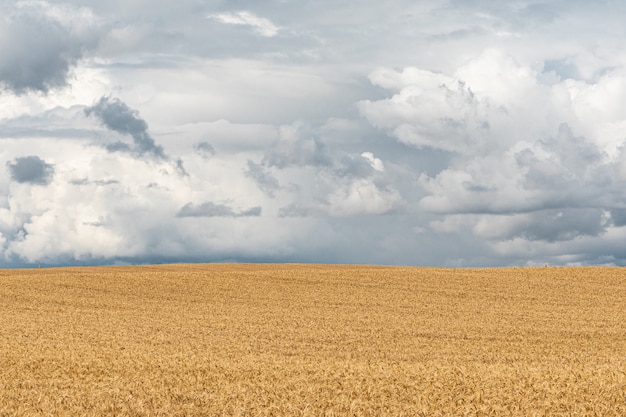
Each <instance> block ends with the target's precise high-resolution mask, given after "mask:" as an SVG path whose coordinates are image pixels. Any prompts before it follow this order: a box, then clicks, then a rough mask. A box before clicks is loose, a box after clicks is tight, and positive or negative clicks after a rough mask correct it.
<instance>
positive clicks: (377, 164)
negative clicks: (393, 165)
mask: <svg viewBox="0 0 626 417" xmlns="http://www.w3.org/2000/svg"><path fill="white" fill-rule="evenodd" d="M361 156H362V157H363V158H365V160H366V161H367V162H368V163H369V164H370V166H371V167H372V168H374V169H375V170H376V171H378V172H385V164H383V161H381V160H380V159H378V158H376V157H375V156H374V154H373V153H372V152H363V153H362V154H361Z"/></svg>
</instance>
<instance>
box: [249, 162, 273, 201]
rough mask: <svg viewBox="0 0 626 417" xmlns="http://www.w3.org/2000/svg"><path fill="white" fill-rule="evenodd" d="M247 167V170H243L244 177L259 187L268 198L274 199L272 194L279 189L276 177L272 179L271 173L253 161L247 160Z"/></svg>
mask: <svg viewBox="0 0 626 417" xmlns="http://www.w3.org/2000/svg"><path fill="white" fill-rule="evenodd" d="M247 165H248V168H247V169H246V170H245V175H246V177H248V178H251V179H252V180H254V182H255V183H256V184H257V185H258V186H259V188H260V189H261V191H263V192H264V193H266V194H267V195H268V196H270V197H274V193H275V192H276V191H278V189H279V188H280V185H279V183H278V180H277V179H276V177H274V176H273V175H272V173H271V172H269V171H268V170H267V169H265V168H264V167H263V165H261V164H257V163H256V162H254V161H251V160H248V162H247Z"/></svg>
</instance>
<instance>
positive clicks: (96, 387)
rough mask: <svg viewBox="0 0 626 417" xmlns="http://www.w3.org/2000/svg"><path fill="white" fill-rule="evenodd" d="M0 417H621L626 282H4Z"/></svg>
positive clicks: (315, 276) (5, 273)
mask: <svg viewBox="0 0 626 417" xmlns="http://www.w3.org/2000/svg"><path fill="white" fill-rule="evenodd" d="M0 305H1V309H0V369H1V371H0V416H65V415H67V416H102V415H118V416H270V415H271V416H282V415H284V416H448V415H454V416H464V415H467V416H489V415H492V416H624V415H626V269H625V268H608V267H602V268H595V267H576V268H566V267H562V268H556V267H554V268H553V267H542V268H510V269H436V268H405V267H370V266H348V265H344V266H337V265H335V266H326V265H264V264H262V265H247V264H215V265H163V266H143V267H91V268H50V269H45V268H44V269H30V270H27V269H20V270H0Z"/></svg>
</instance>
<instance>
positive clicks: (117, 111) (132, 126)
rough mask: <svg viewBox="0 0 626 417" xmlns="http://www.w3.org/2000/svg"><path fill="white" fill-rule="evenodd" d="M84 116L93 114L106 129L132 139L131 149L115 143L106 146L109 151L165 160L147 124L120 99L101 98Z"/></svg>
mask: <svg viewBox="0 0 626 417" xmlns="http://www.w3.org/2000/svg"><path fill="white" fill-rule="evenodd" d="M85 114H86V115H87V116H91V115H92V114H93V115H94V116H95V117H96V118H97V119H98V120H99V121H100V122H101V123H102V124H103V125H104V126H105V127H107V128H108V129H111V130H113V131H115V132H118V133H121V134H123V135H130V136H131V137H132V138H133V143H134V146H133V147H130V146H129V145H127V144H125V143H122V142H117V143H114V144H110V145H108V146H107V149H108V150H109V151H112V152H113V151H124V152H133V153H136V154H138V155H146V154H147V155H152V156H154V157H157V158H160V159H166V156H165V152H164V151H163V148H162V147H161V146H159V145H157V144H156V143H155V142H154V139H153V138H152V137H151V136H150V134H149V133H148V123H146V121H145V120H143V119H142V118H140V117H139V112H138V111H137V110H134V109H131V108H130V107H128V106H127V105H126V103H124V102H123V101H121V100H120V99H118V98H111V97H102V98H100V100H99V101H98V102H97V103H96V104H94V105H93V106H91V107H88V108H86V109H85Z"/></svg>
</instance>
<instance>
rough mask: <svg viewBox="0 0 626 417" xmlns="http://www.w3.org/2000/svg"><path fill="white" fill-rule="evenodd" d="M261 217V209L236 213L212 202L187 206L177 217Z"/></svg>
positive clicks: (252, 208) (253, 208) (225, 206)
mask: <svg viewBox="0 0 626 417" xmlns="http://www.w3.org/2000/svg"><path fill="white" fill-rule="evenodd" d="M260 215H261V207H251V208H249V209H246V210H243V211H235V210H234V209H233V208H232V207H229V206H227V205H224V204H215V203H213V202H211V201H207V202H206V203H202V204H200V205H198V206H197V205H195V204H193V203H187V204H185V205H184V206H183V207H182V208H181V209H180V210H179V211H178V213H177V214H176V216H177V217H257V216H260Z"/></svg>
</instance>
